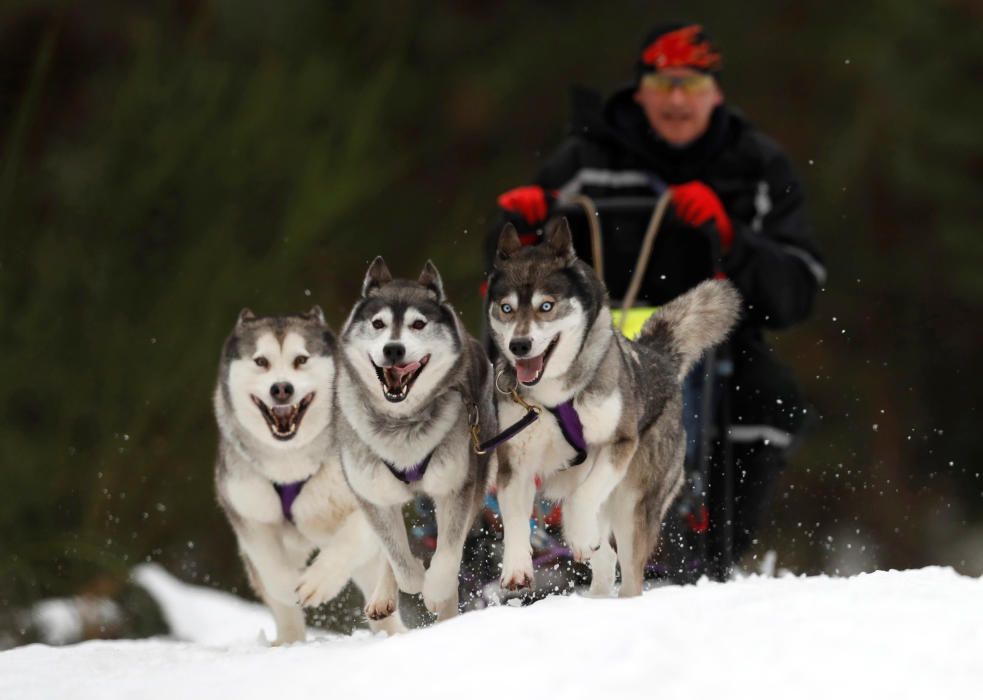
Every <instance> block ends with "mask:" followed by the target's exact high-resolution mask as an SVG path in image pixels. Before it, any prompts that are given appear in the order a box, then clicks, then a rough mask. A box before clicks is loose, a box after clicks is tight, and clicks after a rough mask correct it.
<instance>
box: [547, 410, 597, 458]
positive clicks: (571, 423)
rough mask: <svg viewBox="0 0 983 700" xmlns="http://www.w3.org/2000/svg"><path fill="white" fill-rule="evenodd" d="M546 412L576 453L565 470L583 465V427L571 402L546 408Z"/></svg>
mask: <svg viewBox="0 0 983 700" xmlns="http://www.w3.org/2000/svg"><path fill="white" fill-rule="evenodd" d="M547 410H548V411H549V412H550V413H552V414H553V416H554V417H555V418H556V422H557V423H558V424H559V425H560V432H561V433H563V439H564V440H566V441H567V444H568V445H570V447H572V448H573V449H575V450H576V451H577V454H576V456H575V457H573V458H572V459H571V460H570V462H569V463H568V464H567V466H566V467H565V468H566V469H569V468H570V467H576V466H577V465H578V464H583V463H584V460H585V459H587V441H586V440H584V426H583V424H582V423H581V422H580V416H579V415H578V414H577V409H576V408H574V407H573V400H572V399H571V400H570V401H565V402H563V403H561V404H560V405H559V406H555V407H553V408H549V407H547Z"/></svg>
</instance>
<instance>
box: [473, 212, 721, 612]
mask: <svg viewBox="0 0 983 700" xmlns="http://www.w3.org/2000/svg"><path fill="white" fill-rule="evenodd" d="M488 303H489V307H488V318H489V327H490V330H491V334H492V337H493V339H494V341H495V344H496V345H497V347H498V349H499V351H500V352H499V355H500V356H499V358H498V360H497V366H496V369H497V371H498V372H499V374H498V375H497V376H496V386H497V387H498V389H499V390H500V391H503V392H507V391H509V390H510V389H512V388H514V389H515V392H516V395H517V396H519V397H523V398H524V400H526V401H529V402H531V403H533V404H540V405H541V406H542V407H544V408H546V409H548V410H545V411H542V412H541V414H540V417H539V420H537V421H536V422H534V423H532V425H531V426H530V427H529V428H527V429H526V430H524V431H523V432H520V433H519V434H518V435H517V436H516V437H515V438H513V439H512V440H511V441H509V442H507V443H505V444H503V445H502V446H500V447H499V448H498V500H499V505H500V507H501V510H502V522H503V526H504V529H505V541H504V549H505V551H504V555H503V562H502V586H503V587H504V588H506V589H511V590H516V589H519V588H523V587H527V586H529V587H531V586H532V584H533V564H532V559H531V556H530V548H529V535H530V532H529V513H530V511H531V510H532V506H533V499H534V497H535V490H536V485H535V480H536V477H537V476H538V477H540V478H541V479H542V485H543V489H544V491H545V493H546V495H547V496H548V497H551V498H562V499H563V501H564V503H563V530H564V536H565V538H566V540H567V543H568V544H569V546H570V548H571V550H572V551H573V554H574V557H575V558H576V559H577V560H579V561H588V560H589V561H590V564H591V570H592V580H591V593H592V594H594V595H610V593H611V592H612V590H613V586H614V582H615V566H616V564H620V565H621V590H620V594H621V596H623V597H627V596H635V595H639V594H641V592H642V580H643V574H644V566H645V562H646V560H647V559H648V557H649V555H650V554H651V552H652V551H653V550H654V549H655V547H656V545H657V544H658V535H659V529H660V526H661V523H662V518H663V517H664V515H665V512H666V509H667V508H668V506H669V504H670V502H671V501H672V499H673V497H674V496H675V495H676V493H677V492H678V491H679V488H680V486H681V485H682V482H683V457H684V455H685V432H684V429H683V424H682V388H681V386H682V380H683V378H684V377H685V376H686V373H687V372H688V371H689V369H690V368H691V367H692V366H693V364H694V363H695V362H696V361H697V360H698V359H699V357H700V355H701V354H702V353H703V352H704V350H706V349H707V348H709V347H711V346H713V345H715V344H717V343H719V342H720V341H721V340H723V339H724V337H725V336H726V335H727V333H728V332H729V331H730V329H731V327H732V326H733V325H734V323H735V321H736V319H737V316H738V312H739V309H740V298H739V295H738V293H737V291H736V290H735V289H734V287H733V286H732V285H731V284H730V283H729V282H725V281H708V282H704V283H702V284H700V285H699V286H697V287H696V288H695V289H693V290H691V291H690V292H688V293H687V294H684V295H683V296H681V297H679V298H678V299H676V300H674V301H672V302H671V303H669V304H666V305H665V306H663V307H662V309H661V310H660V311H659V312H658V313H656V314H655V315H653V316H652V317H651V318H650V319H649V320H648V321H647V322H646V324H645V326H644V328H643V329H642V331H641V333H640V335H639V337H638V338H637V339H636V340H635V341H629V340H627V339H626V338H624V337H623V336H622V335H621V334H620V333H618V332H616V331H615V330H614V329H613V328H612V323H611V312H610V308H609V304H608V298H607V292H606V291H605V289H604V287H603V285H602V284H601V282H600V281H599V280H598V279H597V277H596V275H595V274H594V271H593V270H592V269H591V268H590V267H589V266H588V265H587V264H586V263H584V262H583V261H581V260H578V259H577V257H576V254H575V253H574V249H573V246H572V244H571V238H570V229H569V227H568V225H567V222H566V220H565V219H563V220H561V221H560V222H559V223H558V224H556V225H555V226H553V227H552V228H551V229H550V230H548V231H547V233H546V235H545V237H544V240H543V242H542V243H540V245H538V246H529V247H523V246H522V244H521V242H520V240H519V237H518V235H517V233H516V230H515V228H514V227H513V226H512V225H511V224H509V225H507V226H506V227H505V228H504V229H503V231H502V233H501V236H500V238H499V243H498V251H497V255H496V261H495V264H494V267H493V270H492V272H491V275H490V278H489V287H488ZM498 408H499V420H500V421H501V423H502V425H503V426H504V425H511V424H513V423H514V422H516V421H517V420H518V419H519V418H520V417H521V416H522V415H523V413H524V412H526V410H527V409H526V408H525V407H523V406H521V405H520V404H519V403H518V402H517V401H516V400H515V399H513V398H510V397H509V396H508V395H505V394H503V395H502V396H500V397H499V399H498ZM612 531H613V534H614V539H615V542H616V545H617V554H615V551H614V549H612V547H611V544H610V536H611V533H612Z"/></svg>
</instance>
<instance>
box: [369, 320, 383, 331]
mask: <svg viewBox="0 0 983 700" xmlns="http://www.w3.org/2000/svg"><path fill="white" fill-rule="evenodd" d="M372 327H373V328H375V329H376V330H379V329H380V328H385V327H386V324H385V323H383V322H382V320H381V319H378V318H377V319H376V320H374V321H373V322H372Z"/></svg>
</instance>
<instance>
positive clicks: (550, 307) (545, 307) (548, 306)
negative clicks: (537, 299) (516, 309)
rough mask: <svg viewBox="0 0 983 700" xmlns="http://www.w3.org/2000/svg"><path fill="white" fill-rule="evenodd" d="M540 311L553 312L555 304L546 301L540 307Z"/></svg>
mask: <svg viewBox="0 0 983 700" xmlns="http://www.w3.org/2000/svg"><path fill="white" fill-rule="evenodd" d="M539 310H540V311H552V310H553V302H552V301H544V302H543V303H542V304H540V305H539Z"/></svg>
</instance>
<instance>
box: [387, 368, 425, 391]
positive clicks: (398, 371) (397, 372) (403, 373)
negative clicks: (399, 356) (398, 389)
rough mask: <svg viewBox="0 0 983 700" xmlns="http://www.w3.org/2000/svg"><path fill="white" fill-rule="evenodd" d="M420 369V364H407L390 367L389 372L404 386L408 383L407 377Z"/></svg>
mask: <svg viewBox="0 0 983 700" xmlns="http://www.w3.org/2000/svg"><path fill="white" fill-rule="evenodd" d="M419 368H420V363H419V362H407V363H406V364H404V365H393V366H392V367H389V368H388V369H389V372H390V374H392V376H393V378H394V379H396V381H398V382H399V385H400V386H402V385H403V383H404V382H405V381H406V377H407V376H408V375H410V374H412V373H413V372H415V371H416V370H418V369H419Z"/></svg>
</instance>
